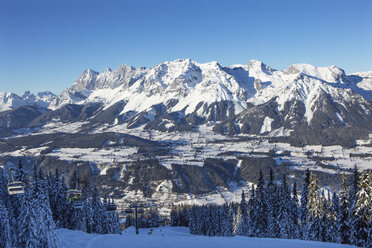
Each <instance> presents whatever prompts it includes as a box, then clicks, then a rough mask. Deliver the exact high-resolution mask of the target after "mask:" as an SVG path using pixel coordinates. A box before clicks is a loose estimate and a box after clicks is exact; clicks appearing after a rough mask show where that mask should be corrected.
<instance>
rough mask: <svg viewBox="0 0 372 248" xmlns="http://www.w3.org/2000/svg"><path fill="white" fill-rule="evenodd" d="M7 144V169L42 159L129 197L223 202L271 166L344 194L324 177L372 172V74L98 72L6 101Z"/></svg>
mask: <svg viewBox="0 0 372 248" xmlns="http://www.w3.org/2000/svg"><path fill="white" fill-rule="evenodd" d="M0 137H1V138H3V139H4V138H6V139H7V140H8V143H11V144H13V147H11V146H9V145H7V144H3V143H0V152H1V153H0V163H2V164H4V166H5V167H7V168H8V167H9V168H10V167H12V166H16V164H17V159H18V158H20V157H21V158H22V157H23V156H26V157H30V156H31V155H32V157H33V158H34V159H33V160H32V159H31V160H25V163H27V164H28V165H29V166H32V164H33V163H38V164H40V165H41V166H43V167H44V169H45V170H47V171H53V170H54V169H56V168H58V169H59V170H60V171H61V172H62V173H65V174H66V175H67V178H69V176H72V173H73V171H74V170H77V171H78V173H79V175H80V176H82V177H83V176H85V177H86V176H89V177H90V178H92V179H91V180H92V181H93V183H95V184H97V185H99V186H100V187H101V190H103V191H105V192H107V193H110V194H114V195H115V196H116V197H119V198H120V197H122V196H123V194H124V193H123V192H126V193H125V194H126V195H127V196H128V197H130V196H133V192H134V191H136V190H142V193H143V195H145V196H147V197H148V196H151V197H153V198H156V199H161V200H162V201H165V200H166V199H167V200H168V201H170V202H172V201H175V200H180V199H183V200H187V201H192V200H193V198H190V197H189V195H187V194H189V193H190V194H191V193H193V194H194V193H195V194H200V193H207V192H210V193H211V194H212V199H213V201H215V202H217V203H222V202H225V201H230V200H233V199H235V198H236V199H238V198H239V195H240V193H237V190H241V189H243V188H244V187H246V186H247V185H249V183H255V181H256V180H257V176H258V172H257V171H258V170H259V169H263V170H267V169H268V168H269V167H271V168H274V169H275V170H276V172H277V173H286V174H287V175H288V176H289V180H300V179H301V176H302V171H303V169H304V168H311V169H312V170H314V171H317V172H318V173H324V174H322V175H323V176H322V175H321V176H319V178H320V182H321V184H322V185H323V186H324V187H330V188H336V187H337V184H336V183H335V181H332V182H329V180H330V179H329V177H328V176H324V175H328V173H331V174H332V173H334V174H337V173H339V172H340V171H349V170H350V169H351V168H353V167H354V165H357V166H358V167H359V168H361V169H371V162H372V160H371V159H372V157H371V156H370V154H371V152H372V71H370V72H360V73H353V74H345V72H344V71H343V70H342V69H341V68H339V67H337V66H329V67H316V66H312V65H308V64H295V65H291V66H289V67H288V68H287V69H286V70H284V71H280V70H275V69H273V68H271V67H269V66H267V65H265V64H264V63H262V62H260V61H257V60H251V61H249V62H248V63H247V64H245V65H232V66H223V65H221V64H219V63H217V62H210V63H204V64H203V63H198V62H195V61H192V60H189V59H186V60H175V61H172V62H164V63H161V64H159V65H156V66H154V67H152V68H150V69H146V68H137V69H136V68H133V67H131V66H127V65H122V66H120V67H119V68H117V69H116V70H111V69H106V70H104V71H103V72H102V73H98V72H96V71H94V70H91V69H88V70H86V71H84V72H83V73H82V74H81V75H80V77H78V78H77V79H76V80H75V82H74V83H73V84H72V86H71V87H70V88H68V89H66V90H65V91H63V92H62V93H61V94H60V95H58V96H56V95H54V94H52V93H50V92H45V93H38V94H36V95H34V94H31V93H30V92H26V93H25V94H23V95H22V96H17V95H16V94H12V93H0ZM15 147H18V148H17V149H16V148H15ZM277 165H285V166H277ZM275 166H276V167H275ZM293 168H295V170H293ZM300 182H301V181H300ZM247 183H248V184H247ZM216 190H217V191H216ZM185 194H186V195H185ZM208 197H209V196H205V197H204V198H203V199H204V200H205V201H206V202H208V201H209V200H208V199H209V198H208ZM200 199H201V198H200V197H199V200H200Z"/></svg>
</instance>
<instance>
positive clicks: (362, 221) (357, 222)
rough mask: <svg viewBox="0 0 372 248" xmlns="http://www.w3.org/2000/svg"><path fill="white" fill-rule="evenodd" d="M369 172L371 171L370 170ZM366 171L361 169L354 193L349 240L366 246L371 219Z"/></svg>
mask: <svg viewBox="0 0 372 248" xmlns="http://www.w3.org/2000/svg"><path fill="white" fill-rule="evenodd" d="M370 173H371V172H370ZM370 179H371V176H370V175H368V174H367V171H363V173H362V175H361V176H360V179H359V185H358V188H359V190H358V192H357V194H356V204H355V211H354V213H353V217H354V218H353V223H352V228H351V230H352V232H351V237H350V241H351V243H352V244H355V245H357V246H363V247H366V245H367V242H368V235H369V232H370V230H369V228H371V227H370V222H371V219H372V182H371V181H370Z"/></svg>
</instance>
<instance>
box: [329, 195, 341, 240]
mask: <svg viewBox="0 0 372 248" xmlns="http://www.w3.org/2000/svg"><path fill="white" fill-rule="evenodd" d="M328 194H329V193H328ZM328 199H329V200H328V202H329V211H328V221H329V228H328V237H329V240H328V241H329V242H332V243H336V242H337V238H338V233H337V215H338V213H339V211H340V207H339V199H338V196H337V194H336V192H334V193H333V196H332V199H330V197H329V196H328Z"/></svg>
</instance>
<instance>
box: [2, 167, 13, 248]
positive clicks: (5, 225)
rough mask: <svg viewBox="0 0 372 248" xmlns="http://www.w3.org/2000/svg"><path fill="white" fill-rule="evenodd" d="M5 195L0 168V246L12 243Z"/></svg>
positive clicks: (7, 246)
mask: <svg viewBox="0 0 372 248" xmlns="http://www.w3.org/2000/svg"><path fill="white" fill-rule="evenodd" d="M6 200H7V195H6V193H5V178H4V174H3V170H2V169H0V230H1V231H0V247H4V248H9V247H11V244H12V239H11V237H12V236H11V233H10V231H11V229H10V218H11V216H10V215H9V213H8V207H7V203H6Z"/></svg>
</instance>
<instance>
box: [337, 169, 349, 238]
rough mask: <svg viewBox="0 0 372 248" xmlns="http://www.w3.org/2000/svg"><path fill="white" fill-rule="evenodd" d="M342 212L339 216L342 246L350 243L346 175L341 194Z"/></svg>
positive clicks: (338, 223) (343, 177) (338, 227)
mask: <svg viewBox="0 0 372 248" xmlns="http://www.w3.org/2000/svg"><path fill="white" fill-rule="evenodd" d="M339 205H340V211H339V213H338V216H337V230H338V242H339V243H341V244H348V243H349V236H350V227H349V222H348V217H349V201H348V189H347V184H346V174H345V173H344V174H343V175H342V183H341V193H340V204H339Z"/></svg>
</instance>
